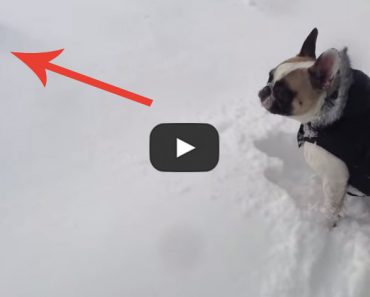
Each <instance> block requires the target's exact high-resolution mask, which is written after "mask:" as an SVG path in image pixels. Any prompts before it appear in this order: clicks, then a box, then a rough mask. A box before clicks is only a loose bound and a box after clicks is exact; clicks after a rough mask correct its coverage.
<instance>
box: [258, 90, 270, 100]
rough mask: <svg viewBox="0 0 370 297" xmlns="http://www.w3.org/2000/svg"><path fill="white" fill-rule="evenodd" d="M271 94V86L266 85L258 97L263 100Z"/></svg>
mask: <svg viewBox="0 0 370 297" xmlns="http://www.w3.org/2000/svg"><path fill="white" fill-rule="evenodd" d="M270 95H271V87H270V86H265V87H264V88H263V89H262V90H261V91H259V93H258V97H260V99H261V101H263V100H265V99H266V98H267V97H268V96H270Z"/></svg>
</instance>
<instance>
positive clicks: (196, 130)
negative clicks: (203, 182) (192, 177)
mask: <svg viewBox="0 0 370 297" xmlns="http://www.w3.org/2000/svg"><path fill="white" fill-rule="evenodd" d="M218 157H219V136H218V132H217V130H216V129H215V128H214V127H213V126H211V125H209V124H203V123H202V124H199V123H189V124H185V123H180V124H179V123H173V124H160V125H158V126H156V127H154V129H153V130H152V132H151V133H150V162H151V163H152V165H153V166H154V168H156V169H158V170H160V171H172V172H181V171H182V172H193V171H209V170H212V169H213V168H214V167H215V166H216V165H217V163H218Z"/></svg>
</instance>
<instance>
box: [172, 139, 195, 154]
mask: <svg viewBox="0 0 370 297" xmlns="http://www.w3.org/2000/svg"><path fill="white" fill-rule="evenodd" d="M194 149H195V146H192V145H191V144H189V143H187V142H185V141H183V140H181V139H179V138H176V157H177V158H179V157H181V156H182V155H185V154H187V153H188V152H190V151H192V150H194Z"/></svg>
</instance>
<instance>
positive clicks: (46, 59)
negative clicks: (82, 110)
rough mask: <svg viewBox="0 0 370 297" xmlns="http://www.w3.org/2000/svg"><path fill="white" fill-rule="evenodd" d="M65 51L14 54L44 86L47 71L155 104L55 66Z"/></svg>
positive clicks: (145, 103) (140, 101)
mask: <svg viewBox="0 0 370 297" xmlns="http://www.w3.org/2000/svg"><path fill="white" fill-rule="evenodd" d="M62 51H63V49H60V50H57V51H52V52H42V53H17V52H12V54H13V55H14V56H16V57H17V58H18V59H20V60H21V61H22V62H23V63H25V64H26V65H27V66H28V67H30V68H31V70H32V71H33V72H35V74H36V75H37V76H38V78H39V79H40V80H41V82H42V84H43V85H44V86H46V81H47V77H46V70H50V71H53V72H56V73H59V74H61V75H64V76H67V77H69V78H72V79H75V80H78V81H80V82H83V83H85V84H88V85H90V86H93V87H96V88H99V89H102V90H105V91H107V92H110V93H113V94H116V95H118V96H121V97H125V98H127V99H130V100H133V101H136V102H139V103H141V104H144V105H147V106H150V105H151V104H152V102H153V100H152V99H149V98H147V97H144V96H141V95H138V94H135V93H132V92H130V91H127V90H124V89H121V88H119V87H116V86H113V85H110V84H108V83H105V82H103V81H100V80H97V79H95V78H92V77H89V76H87V75H84V74H81V73H78V72H75V71H72V70H69V69H67V68H64V67H61V66H58V65H55V64H53V63H50V61H51V60H53V59H55V58H56V57H58V56H59V55H60V54H61V53H62Z"/></svg>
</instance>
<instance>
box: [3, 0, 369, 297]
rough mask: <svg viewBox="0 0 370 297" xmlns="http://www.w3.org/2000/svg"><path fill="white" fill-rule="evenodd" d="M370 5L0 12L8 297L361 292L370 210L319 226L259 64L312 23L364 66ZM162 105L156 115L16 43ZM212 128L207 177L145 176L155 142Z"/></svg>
mask: <svg viewBox="0 0 370 297" xmlns="http://www.w3.org/2000/svg"><path fill="white" fill-rule="evenodd" d="M369 12H370V5H369V3H368V1H365V0H357V1H351V3H349V2H347V1H344V0H340V1H334V0H330V1H325V2H323V1H318V0H313V1H302V0H298V1H293V0H276V1H272V0H250V1H248V0H217V1H215V0H213V1H212V0H197V1H195V0H189V1H170V0H161V1H159V0H106V1H97V0H94V1H86V0H75V1H72V0H67V1H63V2H60V1H58V2H56V1H50V0H48V1H46V0H34V1H25V0H23V1H20V0H19V1H8V2H6V3H3V5H2V9H1V15H2V17H1V22H0V34H1V36H2V42H1V44H0V55H1V70H0V80H1V81H2V87H1V88H0V93H1V96H0V98H1V99H0V100H1V109H0V142H1V150H0V152H1V154H0V164H1V167H0V168H1V169H0V188H1V192H0V193H1V199H0V234H1V244H0V263H1V265H0V296H7V297H13V296H17V297H22V296H27V297H30V296H37V297H39V296H56V297H58V296H63V297H64V296H71V297H74V296H78V297H81V296H91V297H92V296H110V297H113V296H127V297H144V296H145V297H146V296H153V297H154V296H160V297H167V296H178V297H182V296H184V297H191V296H194V297H197V296H212V297H218V296H219V297H224V296H233V297H241V296H261V297H269V296H274V297H283V296H284V297H296V296H300V297H320V296H323V297H324V296H325V297H327V296H335V297H342V296H343V297H365V296H368V291H369V289H370V285H369V279H370V200H368V199H359V198H351V197H348V198H347V200H346V205H345V213H346V216H345V218H344V219H343V220H342V221H341V222H340V224H339V226H338V227H337V228H335V229H333V230H328V228H327V227H326V223H325V219H324V218H323V216H322V215H321V214H320V213H319V211H318V208H319V206H320V202H321V201H322V199H321V197H322V196H321V195H322V194H321V192H320V190H319V185H318V181H317V179H316V178H315V177H313V176H312V173H311V172H310V171H309V170H308V168H307V167H306V165H305V163H304V161H303V159H302V156H301V154H300V153H299V151H298V148H297V144H296V135H295V133H296V130H297V128H298V124H297V123H295V122H293V121H290V120H287V119H283V118H280V117H278V116H273V115H270V114H268V113H267V112H265V111H264V110H263V109H262V107H261V106H260V103H259V100H258V98H257V96H256V94H257V91H258V89H259V88H260V87H261V86H262V85H263V83H264V82H265V80H266V79H267V75H268V71H269V70H270V69H271V68H272V67H273V66H274V65H276V64H277V63H279V62H280V61H282V60H283V59H285V58H288V57H290V56H292V55H294V54H296V53H297V52H298V50H299V48H300V46H301V43H302V42H303V40H304V38H305V37H306V34H308V33H309V31H310V30H311V29H312V28H313V27H315V26H317V27H318V28H319V38H318V51H319V52H320V51H323V50H325V49H327V48H330V47H337V48H341V47H344V46H348V47H349V54H350V55H351V56H352V61H353V65H354V67H358V68H360V69H362V70H364V71H365V72H368V73H370V56H369V54H368V48H369V47H370V38H366V34H365V33H366V26H367V25H369V24H370V21H369V18H368V15H369ZM58 48H65V51H64V52H63V54H62V55H61V56H60V57H58V58H57V59H56V60H55V63H57V64H59V65H62V66H64V67H68V68H71V69H73V70H75V71H80V72H82V73H86V74H88V75H91V76H94V77H96V78H98V79H102V80H104V81H107V82H109V83H113V84H116V85H119V86H121V87H123V88H127V89H129V90H132V91H135V92H137V93H139V94H143V95H145V96H148V97H151V98H153V99H155V102H154V104H153V106H152V107H151V108H147V107H145V106H141V105H139V104H136V103H133V102H130V101H128V100H122V99H120V98H119V97H116V96H113V95H111V94H108V93H104V92H101V91H99V90H96V89H94V88H91V87H88V86H84V85H81V84H80V83H78V82H74V81H72V80H70V79H66V78H63V77H60V76H58V75H55V74H49V75H48V85H47V87H46V88H43V86H42V85H41V83H40V82H39V81H38V78H37V77H36V76H35V75H34V74H33V73H32V72H31V71H29V69H27V68H26V67H25V66H24V65H23V64H22V63H20V61H18V60H17V59H15V58H14V56H12V55H10V53H9V52H10V51H46V50H55V49H58ZM163 122H208V123H210V124H212V125H214V126H215V127H216V128H217V129H218V131H219V133H220V137H221V156H220V162H219V164H218V166H217V167H216V168H215V169H214V170H213V171H211V172H208V173H162V172H158V171H156V170H155V169H154V168H152V167H151V165H150V162H149V158H148V157H149V156H148V143H149V133H150V131H151V129H152V128H153V127H154V126H155V125H157V124H159V123H163Z"/></svg>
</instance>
